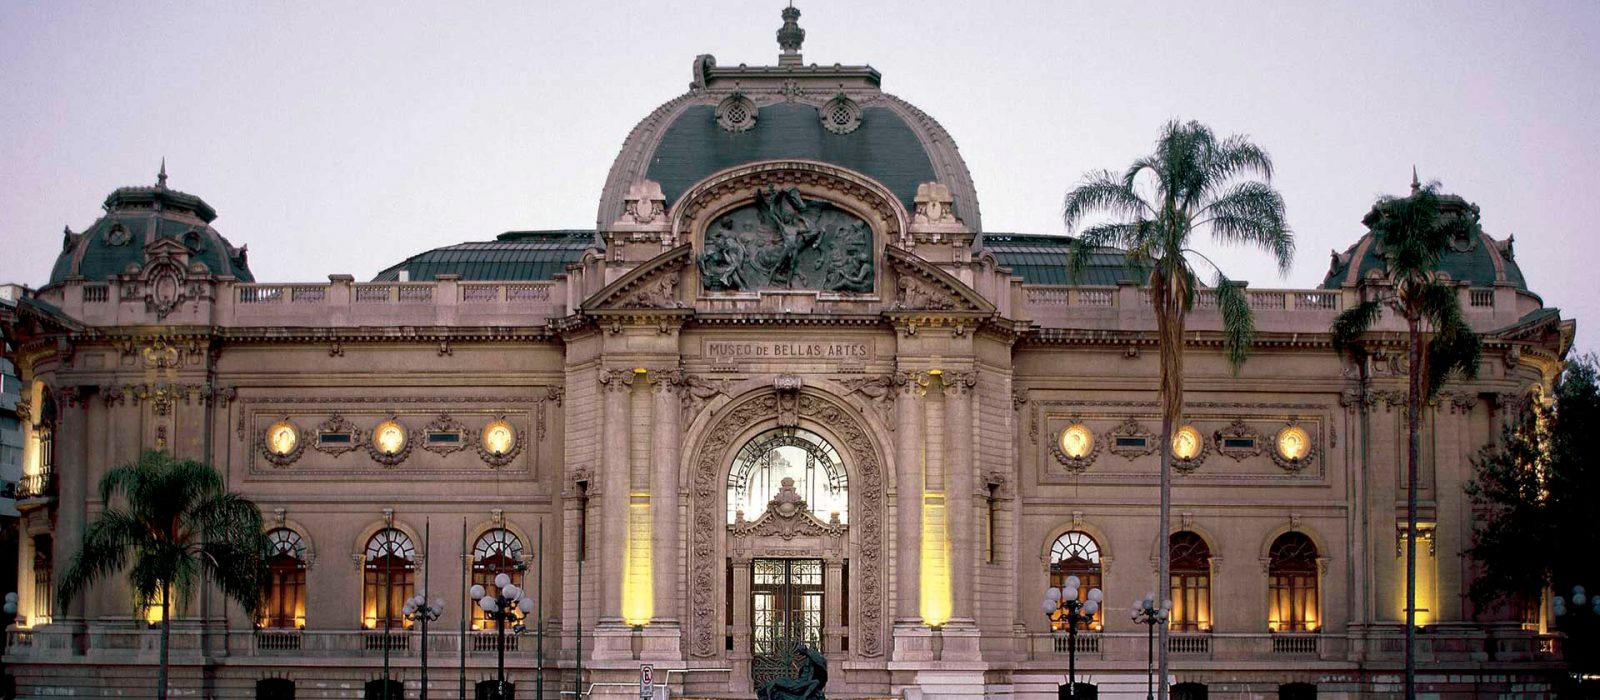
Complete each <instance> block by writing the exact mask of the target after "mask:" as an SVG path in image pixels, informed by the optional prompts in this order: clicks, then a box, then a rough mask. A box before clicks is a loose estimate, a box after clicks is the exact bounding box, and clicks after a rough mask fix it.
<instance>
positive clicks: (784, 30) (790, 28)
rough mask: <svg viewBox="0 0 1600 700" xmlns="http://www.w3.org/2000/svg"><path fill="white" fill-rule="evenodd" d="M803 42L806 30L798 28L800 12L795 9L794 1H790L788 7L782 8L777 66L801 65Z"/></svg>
mask: <svg viewBox="0 0 1600 700" xmlns="http://www.w3.org/2000/svg"><path fill="white" fill-rule="evenodd" d="M805 40H806V30H804V29H801V28H800V10H798V9H795V6H794V0H790V1H789V6H788V7H785V8H783V26H782V27H779V28H778V48H780V49H783V52H782V53H780V54H778V65H780V66H798V65H801V62H800V44H802V43H804V42H805Z"/></svg>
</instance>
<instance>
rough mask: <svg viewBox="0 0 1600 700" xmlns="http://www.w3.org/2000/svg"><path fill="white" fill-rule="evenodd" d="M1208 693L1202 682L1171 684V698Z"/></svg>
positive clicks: (1200, 698) (1199, 698)
mask: <svg viewBox="0 0 1600 700" xmlns="http://www.w3.org/2000/svg"><path fill="white" fill-rule="evenodd" d="M1201 544H1202V545H1203V544H1205V543H1204V542H1201ZM1210 694H1211V691H1210V690H1209V689H1207V688H1206V684H1204V683H1178V684H1176V685H1174V686H1172V693H1171V696H1172V700H1206V698H1207V697H1209V696H1210Z"/></svg>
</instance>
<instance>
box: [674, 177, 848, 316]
mask: <svg viewBox="0 0 1600 700" xmlns="http://www.w3.org/2000/svg"><path fill="white" fill-rule="evenodd" d="M699 264H700V275H701V282H702V284H703V285H704V287H705V288H706V289H707V290H708V291H754V290H759V289H814V290H819V291H838V292H850V293H863V292H871V291H872V289H873V286H874V280H875V274H874V272H875V270H874V260H873V250H872V229H871V227H870V226H868V225H867V223H866V222H865V221H862V220H861V219H860V218H857V217H856V216H854V215H852V214H850V213H849V212H846V211H844V210H842V209H839V208H838V207H835V206H834V205H832V204H830V203H828V202H824V201H816V200H807V199H805V198H804V197H802V196H801V195H800V191H799V190H798V189H794V188H788V189H782V190H780V189H777V188H776V187H768V188H767V189H765V190H761V191H758V192H757V193H756V196H755V198H754V201H753V202H751V203H750V204H749V205H746V206H744V207H740V208H738V209H735V210H733V211H731V212H728V213H726V214H724V215H723V216H721V217H719V218H718V219H717V220H716V221H715V222H714V223H713V224H712V225H711V228H710V230H708V231H707V232H706V236H705V245H704V249H703V250H702V251H701V253H700V257H699Z"/></svg>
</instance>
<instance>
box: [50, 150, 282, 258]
mask: <svg viewBox="0 0 1600 700" xmlns="http://www.w3.org/2000/svg"><path fill="white" fill-rule="evenodd" d="M104 208H105V211H106V213H105V216H102V217H100V219H99V220H97V221H95V222H94V224H92V225H90V226H89V228H88V229H86V230H85V231H83V232H82V233H73V232H72V230H71V229H68V230H67V231H65V233H64V235H63V237H62V246H61V255H60V256H58V257H57V258H56V264H55V267H54V268H52V269H51V271H50V282H49V284H58V283H61V282H63V281H65V280H67V279H68V278H72V277H82V278H86V279H89V280H94V281H103V280H105V279H108V278H110V277H111V276H112V275H120V274H126V273H129V272H135V271H137V270H138V269H139V268H140V267H141V266H142V265H143V264H144V261H145V246H148V245H150V244H151V243H154V242H156V241H158V240H160V239H164V238H170V239H174V240H176V241H178V242H180V243H182V244H183V245H184V246H185V247H187V248H188V249H189V263H190V265H194V264H200V265H204V266H205V269H206V270H207V271H208V272H209V273H210V274H213V275H217V276H232V277H235V278H237V279H240V280H243V281H245V282H254V281H255V277H254V276H253V275H251V274H250V266H249V264H248V263H247V262H246V259H245V249H244V248H243V247H239V248H235V247H234V246H233V244H231V243H229V242H228V239H226V238H223V237H222V234H221V233H218V232H217V230H216V229H214V228H212V227H211V222H212V220H214V219H216V218H217V212H216V210H215V209H212V208H211V205H209V204H206V203H205V201H204V200H202V199H200V198H199V197H196V196H194V195H192V194H187V193H184V192H179V191H177V190H173V189H168V188H167V174H166V166H165V165H163V166H162V169H161V174H160V176H159V177H158V181H157V184H156V185H155V186H154V187H122V188H119V189H117V190H116V191H115V192H112V193H111V195H110V196H108V197H106V201H105V205H104Z"/></svg>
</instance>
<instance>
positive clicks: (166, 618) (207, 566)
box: [58, 450, 267, 700]
mask: <svg viewBox="0 0 1600 700" xmlns="http://www.w3.org/2000/svg"><path fill="white" fill-rule="evenodd" d="M119 494H120V495H121V496H122V500H121V502H118V503H113V501H112V499H113V497H115V496H117V495H119ZM100 499H101V501H102V502H104V503H106V504H107V507H106V510H105V511H104V512H102V513H100V515H99V516H98V517H97V518H95V520H94V522H93V523H90V524H89V528H88V532H87V533H86V534H85V535H84V538H83V547H82V549H80V550H79V551H78V554H77V555H76V556H74V557H73V559H72V562H71V564H70V565H68V567H67V570H66V572H65V574H63V575H62V578H61V584H60V588H59V590H58V596H59V598H60V601H61V605H62V606H63V607H64V606H66V605H67V604H68V603H70V602H71V601H72V599H73V598H76V597H77V596H78V595H80V594H81V593H83V591H84V590H85V589H87V588H88V587H89V585H90V584H91V583H93V582H95V581H96V580H98V579H101V578H104V577H105V576H107V575H109V574H113V573H116V572H118V571H121V570H122V569H123V568H124V566H128V565H129V564H130V559H131V566H129V570H128V583H129V585H130V587H131V588H132V589H133V594H134V597H135V599H136V601H137V602H138V605H139V607H140V609H148V608H149V606H151V605H160V606H161V670H160V672H159V674H160V675H159V677H158V679H157V682H158V683H159V686H158V688H157V691H156V696H157V697H158V698H161V700H165V699H166V697H167V657H168V645H169V643H170V642H171V638H172V621H171V610H172V603H173V601H175V600H187V599H188V598H189V596H190V594H191V593H193V592H194V590H195V588H196V587H197V586H199V585H200V584H201V582H202V581H211V582H213V583H215V584H216V585H217V587H218V588H219V589H221V590H222V592H223V594H225V595H226V596H228V597H230V598H233V599H234V600H237V601H239V603H240V604H241V605H244V606H245V607H247V608H250V609H252V610H253V609H255V607H256V606H257V605H258V604H259V602H260V590H261V582H262V581H263V580H264V579H265V574H266V569H265V566H266V565H265V556H264V555H265V552H266V549H267V541H266V537H265V535H264V534H263V533H262V531H261V529H262V528H261V510H260V509H259V508H257V507H256V504H254V503H252V502H250V501H249V500H248V499H246V498H245V497H243V496H240V495H239V494H237V493H233V492H231V491H227V490H226V489H225V485H224V484H223V481H222V475H221V474H219V473H217V470H216V469H213V468H212V467H211V466H210V465H207V464H202V463H200V462H195V461H191V460H179V459H177V458H175V457H173V456H172V455H170V454H168V453H166V452H157V451H154V450H149V451H146V452H145V453H144V454H141V455H139V459H138V460H137V461H135V462H133V463H130V464H125V465H122V466H119V467H116V468H114V469H112V470H111V471H109V472H107V473H106V475H105V477H104V478H102V479H101V480H100Z"/></svg>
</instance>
